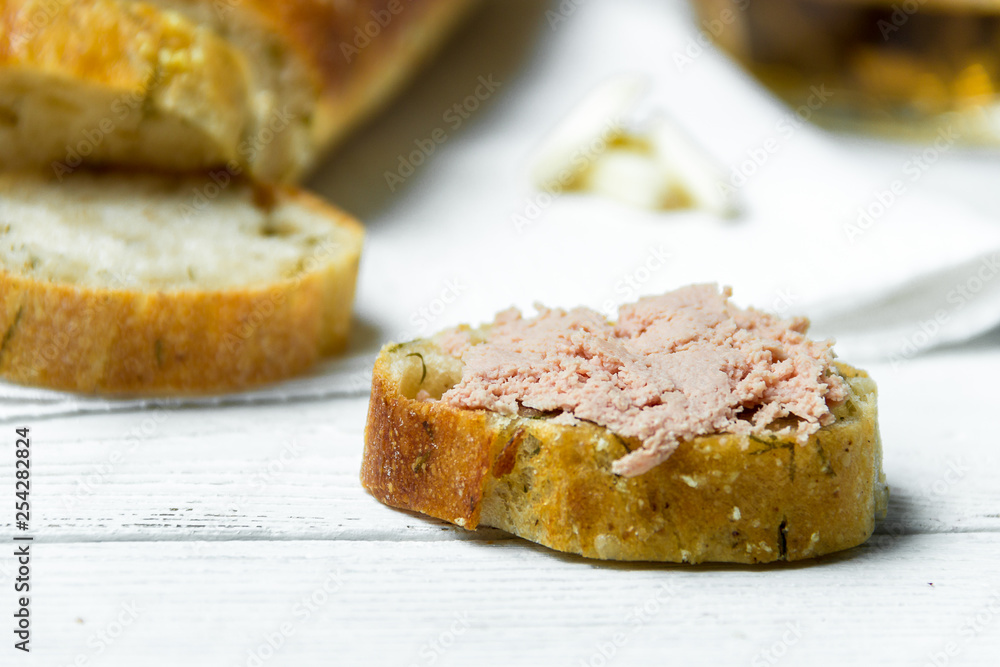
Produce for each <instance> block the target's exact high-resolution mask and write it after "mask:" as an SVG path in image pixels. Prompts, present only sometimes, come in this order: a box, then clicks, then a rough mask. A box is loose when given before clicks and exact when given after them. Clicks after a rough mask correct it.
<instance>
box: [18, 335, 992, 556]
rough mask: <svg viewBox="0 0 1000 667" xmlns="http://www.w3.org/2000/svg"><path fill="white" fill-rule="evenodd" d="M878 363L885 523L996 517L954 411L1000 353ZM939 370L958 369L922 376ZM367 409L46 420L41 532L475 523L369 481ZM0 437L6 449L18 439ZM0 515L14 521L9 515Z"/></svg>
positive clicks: (976, 445)
mask: <svg viewBox="0 0 1000 667" xmlns="http://www.w3.org/2000/svg"><path fill="white" fill-rule="evenodd" d="M872 371H873V374H874V375H875V377H876V378H877V379H878V380H879V382H880V386H881V424H882V434H883V439H884V442H885V468H886V473H887V475H888V478H889V483H890V485H891V487H892V501H891V503H892V504H891V514H890V517H889V520H888V521H887V523H886V524H883V525H882V526H881V527H880V530H881V531H882V532H888V533H892V534H894V533H898V532H955V531H980V530H990V531H997V530H1000V488H998V485H997V484H996V471H997V470H998V467H1000V466H998V463H1000V461H998V452H997V449H996V447H995V446H994V445H993V443H994V442H995V437H996V436H995V434H994V432H993V431H994V429H993V427H992V426H991V424H990V422H989V421H988V420H986V419H974V418H971V417H970V418H965V419H956V418H955V415H959V414H963V415H977V414H978V415H982V414H989V413H990V411H991V410H992V409H994V408H993V405H992V404H993V398H992V397H991V396H990V395H989V394H986V393H985V391H984V390H982V389H980V388H982V387H986V386H987V385H988V383H989V382H990V381H991V378H992V377H995V375H996V373H997V371H1000V354H993V355H979V356H973V355H965V354H959V355H948V356H942V357H932V358H929V359H925V360H920V361H919V362H918V361H913V362H910V363H909V364H906V365H904V366H903V367H901V368H899V369H896V370H894V369H893V368H892V367H890V366H888V365H886V366H881V367H875V368H873V369H872ZM946 376H952V377H960V378H962V382H958V383H954V386H953V389H952V390H949V391H947V392H943V391H940V390H935V391H930V390H929V387H939V386H940V385H941V383H942V382H943V381H944V380H943V378H945V377H946ZM366 408H367V399H365V398H351V399H338V400H326V401H312V402H302V403H295V404H277V405H259V406H231V407H228V408H225V409H218V408H216V409H181V410H159V411H152V412H135V413H122V414H107V415H100V416H95V415H90V416H78V417H72V418H60V419H53V420H40V421H38V422H37V423H36V424H34V425H33V432H32V433H33V441H34V445H33V451H34V458H33V466H34V468H33V479H34V484H35V489H34V491H35V493H34V496H33V500H34V509H35V514H34V521H33V527H34V530H35V534H36V536H37V538H38V539H41V540H46V541H95V540H142V539H282V540H294V539H404V540H424V539H454V538H456V537H473V538H477V539H478V538H480V536H478V535H469V534H468V533H465V531H462V530H459V529H455V528H451V527H447V526H444V525H443V524H441V523H439V522H435V521H428V520H425V519H423V518H421V517H416V516H413V515H410V514H407V513H401V512H397V511H394V510H389V509H387V508H384V507H382V506H381V505H379V504H377V503H375V502H374V501H372V499H371V498H370V497H369V496H368V495H367V494H366V493H365V492H364V490H363V489H362V488H361V487H360V484H359V483H358V470H359V468H360V462H361V449H362V443H363V430H364V422H365V416H366ZM7 428H8V429H10V431H11V434H8V435H12V432H13V425H11V426H8V427H7ZM0 441H2V445H0V457H2V458H0V460H6V459H8V458H9V457H10V456H12V453H11V451H12V450H11V448H12V445H13V440H12V438H10V437H3V438H0ZM11 475H12V469H11V468H10V467H9V466H0V489H5V488H12V487H13V484H12V479H11ZM0 519H2V521H3V522H4V525H5V526H6V527H7V529H9V526H10V521H11V519H12V517H10V516H3V517H0ZM487 537H488V538H490V539H495V538H497V535H496V534H495V533H491V534H488V536H487Z"/></svg>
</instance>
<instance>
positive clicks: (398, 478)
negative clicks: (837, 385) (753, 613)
mask: <svg viewBox="0 0 1000 667" xmlns="http://www.w3.org/2000/svg"><path fill="white" fill-rule="evenodd" d="M487 331H488V330H487V329H486V328H483V329H480V330H475V331H473V332H472V338H473V339H480V340H481V339H483V338H484V337H485V336H486V332H487ZM441 341H442V339H441V337H440V336H439V337H438V338H435V339H429V340H419V341H415V342H411V343H406V344H399V345H389V346H386V347H385V348H383V350H382V352H381V354H380V355H379V357H378V360H377V362H376V364H375V369H374V376H373V382H372V396H371V404H370V408H369V415H368V424H367V428H366V431H365V452H364V459H363V464H362V470H361V481H362V484H363V485H364V486H365V488H366V489H368V490H369V492H371V493H372V494H373V495H374V496H375V498H377V499H378V500H380V501H382V502H384V503H386V504H388V505H392V506H394V507H399V508H403V509H408V510H414V511H418V512H422V513H424V514H428V515H430V516H433V517H437V518H440V519H444V520H446V521H450V522H452V523H455V524H457V525H460V526H464V527H465V528H468V529H474V528H476V527H477V526H480V525H483V526H492V527H496V528H501V529H503V530H506V531H508V532H511V533H513V534H515V535H519V536H521V537H524V538H526V539H529V540H532V541H534V542H538V543H540V544H543V545H545V546H548V547H551V548H553V549H557V550H559V551H565V552H570V553H575V554H582V555H583V556H586V557H590V558H599V559H614V560H648V561H667V562H687V563H700V562H706V561H720V562H736V563H765V562H771V561H779V560H789V561H790V560H799V559H803V558H811V557H815V556H820V555H822V554H826V553H830V552H833V551H838V550H841V549H846V548H849V547H853V546H856V545H858V544H861V543H862V542H864V541H865V540H866V539H867V538H868V537H869V536H870V535H871V533H872V531H873V528H874V525H875V520H876V518H877V517H878V516H880V515H882V514H884V512H885V509H886V505H887V502H888V490H887V487H886V485H885V480H884V476H883V474H882V451H881V442H880V439H879V433H878V426H877V421H876V388H875V384H874V382H873V381H872V380H871V379H870V378H869V377H868V376H867V374H865V373H864V372H863V371H858V370H855V369H853V368H851V367H849V366H847V365H844V364H838V365H837V371H838V373H839V374H840V375H841V376H842V377H843V378H844V380H845V383H846V386H847V389H848V399H847V400H846V401H845V402H844V403H843V404H842V405H840V406H839V407H837V408H835V410H834V415H835V417H836V420H835V421H834V422H833V423H832V424H830V425H827V426H825V427H823V428H822V429H820V430H819V432H817V433H815V434H813V435H812V436H811V437H810V438H809V440H808V442H806V443H805V444H801V443H799V444H797V443H796V441H795V438H794V436H792V435H782V434H778V433H774V434H771V435H768V436H766V437H759V436H749V435H744V436H740V435H710V436H703V437H698V438H695V439H693V440H691V441H687V442H684V443H682V444H681V445H680V446H679V448H678V449H677V450H676V451H675V452H674V453H673V455H672V456H671V457H670V458H669V459H668V460H667V461H666V462H664V463H661V464H660V465H658V466H656V467H654V468H653V469H652V470H649V471H648V472H645V473H644V474H641V475H638V476H635V477H623V476H619V475H616V474H614V473H613V472H612V463H613V462H614V461H616V460H618V459H621V458H622V457H623V456H625V455H626V454H627V453H628V452H630V451H633V450H634V449H635V448H636V446H637V443H636V442H634V441H630V440H628V439H623V438H621V437H619V436H617V435H616V434H614V433H612V432H611V431H609V430H608V429H606V428H603V427H601V426H598V425H596V424H593V423H588V422H577V423H576V424H575V425H567V424H564V423H557V422H556V421H554V420H553V419H551V418H547V417H545V416H536V417H522V416H505V415H502V414H499V413H496V412H491V411H487V410H470V409H462V408H458V407H455V406H453V405H450V404H449V403H448V402H446V401H441V400H435V399H440V398H441V396H442V395H443V394H444V393H445V392H446V391H447V390H448V389H450V388H451V387H453V386H454V385H456V384H457V383H458V382H459V381H460V380H461V378H462V370H463V362H462V361H461V360H460V359H459V358H456V357H454V356H451V355H450V354H448V353H446V352H445V351H444V349H443V348H442V345H441ZM428 399H431V400H428Z"/></svg>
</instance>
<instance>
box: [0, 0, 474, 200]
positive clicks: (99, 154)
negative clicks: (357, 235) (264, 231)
mask: <svg viewBox="0 0 1000 667" xmlns="http://www.w3.org/2000/svg"><path fill="white" fill-rule="evenodd" d="M471 4H472V0H423V1H421V2H409V0H407V1H406V2H404V1H403V0H393V1H392V2H390V3H386V2H385V0H344V1H338V2H330V1H329V0H283V1H282V2H274V1H273V0H148V1H142V2H139V1H136V0H74V1H73V2H53V1H51V0H7V1H6V2H4V3H2V5H0V145H2V146H4V147H6V148H8V149H9V150H4V151H2V152H0V169H10V168H39V167H44V168H46V169H51V170H52V171H53V173H55V174H65V173H68V172H71V171H73V170H74V169H76V168H77V167H79V166H80V165H81V164H85V165H137V166H146V167H153V168H156V169H161V170H172V171H188V170H197V169H209V168H226V169H228V170H229V171H230V172H231V173H234V174H240V173H243V172H246V173H248V174H249V175H251V176H252V177H254V178H255V179H257V180H263V181H286V182H288V181H294V180H297V179H298V178H300V177H301V176H302V175H303V174H304V172H305V171H306V170H307V169H308V168H309V167H310V166H311V165H312V164H313V163H314V162H315V161H316V160H317V159H318V157H319V156H320V155H321V153H322V152H323V151H324V150H325V149H326V148H328V147H329V146H330V145H331V144H332V143H333V142H334V141H335V140H337V139H338V138H340V137H341V136H343V134H344V133H346V132H347V131H348V130H349V129H350V128H351V127H353V126H354V125H355V124H356V123H357V122H359V121H360V120H362V119H363V118H364V117H365V116H366V115H367V114H369V113H370V112H372V111H373V110H374V109H375V108H376V107H377V106H378V105H380V104H381V103H383V102H385V101H386V100H387V99H388V97H389V96H390V95H391V94H392V93H393V92H394V91H395V90H396V89H398V87H399V86H400V85H401V84H402V83H403V82H405V80H406V79H407V78H408V77H409V76H410V75H411V74H413V73H414V72H415V71H416V70H417V69H418V67H419V65H420V64H422V62H423V60H424V59H425V58H426V57H427V56H429V55H430V54H431V53H432V52H433V51H434V49H435V47H436V46H437V45H438V44H440V43H441V41H442V40H443V38H444V37H445V35H447V34H448V33H449V32H450V31H451V29H452V28H453V27H454V25H455V24H456V23H457V21H458V19H459V18H460V17H461V16H462V15H463V13H464V11H465V10H466V9H467V8H468V7H469V6H470V5H471ZM390 5H391V8H392V9H394V10H395V11H391V10H390ZM366 33H367V34H366ZM358 45H360V48H359V46H358Z"/></svg>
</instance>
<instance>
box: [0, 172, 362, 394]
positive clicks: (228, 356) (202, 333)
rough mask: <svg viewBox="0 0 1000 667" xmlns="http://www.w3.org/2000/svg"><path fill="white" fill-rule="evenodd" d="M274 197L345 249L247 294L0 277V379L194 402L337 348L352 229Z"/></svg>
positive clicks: (350, 288)
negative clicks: (339, 236)
mask: <svg viewBox="0 0 1000 667" xmlns="http://www.w3.org/2000/svg"><path fill="white" fill-rule="evenodd" d="M276 196H277V197H279V198H281V199H282V200H284V201H292V200H294V201H295V202H296V203H298V204H301V205H303V206H306V207H308V208H310V209H313V210H317V211H319V212H321V213H322V214H324V215H326V216H328V217H329V219H330V221H331V224H336V225H338V226H341V227H345V228H347V229H349V230H351V236H352V237H353V239H354V243H355V245H354V246H353V247H350V248H345V249H343V250H341V251H339V252H338V253H337V255H336V256H332V257H324V258H322V261H320V262H318V265H317V266H314V267H309V266H307V267H306V268H305V270H304V272H303V273H301V274H299V275H298V276H296V277H293V278H289V279H286V280H283V281H281V282H277V283H275V284H272V285H267V286H263V287H255V288H248V289H226V290H177V291H167V292H154V291H143V290H138V289H103V288H90V287H79V286H73V285H68V284H56V283H50V282H43V281H38V280H33V279H30V278H26V277H24V276H20V275H16V274H13V273H11V272H8V271H4V270H0V376H2V377H4V378H6V379H9V380H12V381H14V382H18V383H23V384H30V385H37V386H44V387H49V388H53V389H63V390H71V391H81V392H99V393H137V394H198V393H208V392H216V391H223V390H234V389H242V388H246V387H251V386H253V385H257V384H261V383H265V382H272V381H277V380H281V379H284V378H288V377H291V376H293V375H295V374H297V373H301V372H303V371H305V370H306V369H308V368H309V367H310V366H312V365H313V364H315V363H316V361H317V360H318V359H319V358H320V356H321V355H324V354H329V353H333V352H336V351H339V350H341V349H343V348H344V347H345V346H346V343H347V336H348V332H349V328H350V321H351V308H352V304H353V298H354V288H355V279H356V275H357V269H358V261H359V256H360V249H361V236H362V233H363V232H362V230H361V227H360V225H358V223H357V222H355V221H354V220H352V219H350V218H348V217H347V216H346V215H344V214H343V213H341V212H340V211H337V210H336V209H333V208H332V207H329V206H327V205H326V204H323V203H322V202H320V201H319V200H318V199H316V198H315V197H312V196H310V195H307V194H305V193H302V192H299V191H295V190H291V189H281V190H280V191H279V192H278V194H277V195H276Z"/></svg>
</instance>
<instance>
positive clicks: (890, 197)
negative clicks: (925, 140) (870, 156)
mask: <svg viewBox="0 0 1000 667" xmlns="http://www.w3.org/2000/svg"><path fill="white" fill-rule="evenodd" d="M959 139H961V135H960V134H959V133H958V132H957V131H956V130H955V129H954V128H953V127H952V126H951V125H949V126H948V127H942V128H939V129H938V132H937V137H936V138H935V139H934V142H933V143H932V144H931V145H930V146H928V147H927V148H925V149H923V150H922V151H920V152H919V153H915V154H914V155H912V156H910V157H909V158H908V159H907V160H906V162H904V163H903V165H902V168H901V171H902V174H903V177H902V178H897V179H895V180H893V181H892V182H891V183H890V184H889V186H888V187H887V188H885V189H882V190H879V191H878V192H876V193H875V194H874V195H873V196H872V200H871V201H869V202H868V203H867V204H865V205H862V206H859V207H858V210H857V216H856V217H855V219H854V220H853V221H851V222H848V223H847V224H846V225H844V233H845V234H846V235H847V240H848V241H850V242H851V243H855V242H856V241H857V240H858V239H859V238H861V237H862V236H864V235H865V233H867V232H868V230H869V229H871V228H872V227H873V226H874V225H875V223H876V222H878V221H879V220H881V219H882V217H883V216H885V214H886V213H888V212H889V210H890V209H891V208H892V207H893V205H894V204H895V203H896V202H897V201H899V199H900V198H901V197H903V196H904V195H905V194H906V193H907V192H908V191H909V188H910V186H912V185H913V184H914V183H917V182H918V181H919V180H920V179H921V178H923V177H924V174H926V173H927V172H928V170H930V169H931V167H933V166H934V165H935V164H936V163H937V161H938V160H940V159H941V157H942V156H943V155H944V154H946V153H947V152H948V151H950V150H951V149H952V148H953V147H954V146H955V144H956V143H957V142H958V141H959Z"/></svg>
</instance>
